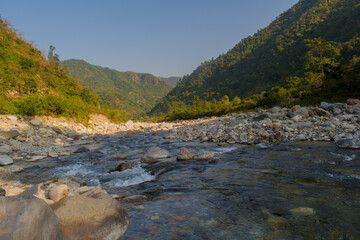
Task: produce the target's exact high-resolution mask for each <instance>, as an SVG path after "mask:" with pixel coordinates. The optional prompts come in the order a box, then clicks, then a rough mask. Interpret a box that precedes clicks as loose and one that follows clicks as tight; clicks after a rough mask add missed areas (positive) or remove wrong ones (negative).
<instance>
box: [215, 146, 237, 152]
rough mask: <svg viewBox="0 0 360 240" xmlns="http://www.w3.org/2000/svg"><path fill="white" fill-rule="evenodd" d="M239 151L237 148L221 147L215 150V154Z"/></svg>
mask: <svg viewBox="0 0 360 240" xmlns="http://www.w3.org/2000/svg"><path fill="white" fill-rule="evenodd" d="M235 149H237V147H235V146H230V147H219V148H215V149H214V152H215V153H227V152H231V151H233V150H235Z"/></svg>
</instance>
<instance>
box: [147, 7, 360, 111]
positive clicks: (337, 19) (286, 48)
mask: <svg viewBox="0 0 360 240" xmlns="http://www.w3.org/2000/svg"><path fill="white" fill-rule="evenodd" d="M359 33H360V3H359V1H358V0H300V1H299V2H298V3H297V4H295V5H294V6H293V7H292V8H291V9H289V10H287V11H286V12H284V13H283V14H281V15H280V16H279V17H277V18H276V19H275V20H274V21H273V22H271V24H270V25H269V26H268V27H266V28H264V29H262V30H259V31H258V32H257V33H255V34H254V35H253V36H249V37H247V38H245V39H243V40H241V41H240V42H239V43H238V44H237V45H236V46H235V47H233V48H232V49H231V50H229V51H228V52H227V53H226V54H223V55H220V56H219V57H218V58H216V59H215V60H211V61H206V62H204V63H202V64H201V65H200V66H199V67H198V68H197V69H195V70H194V71H193V72H192V73H191V74H190V75H186V76H184V77H183V78H182V79H181V80H180V82H179V83H178V84H177V85H176V87H175V88H174V89H172V90H171V91H170V92H169V94H167V96H166V97H165V98H164V99H163V100H162V101H161V102H160V103H159V104H157V105H156V106H155V107H154V108H153V109H152V111H150V114H158V113H166V112H168V111H170V108H171V106H174V105H182V104H191V103H192V102H193V101H194V99H195V98H199V99H200V100H212V99H216V100H219V99H221V98H222V97H223V96H225V95H227V96H228V97H230V99H231V98H234V97H235V96H238V97H241V98H244V97H248V96H250V95H252V94H255V93H260V92H261V91H263V90H268V89H270V88H271V87H274V86H277V85H283V84H284V83H285V80H286V79H287V78H289V77H290V76H301V75H302V74H304V59H305V57H306V56H305V54H306V52H307V51H308V48H307V46H306V41H305V40H306V39H315V38H319V37H321V38H323V39H324V40H326V41H335V42H337V43H339V44H340V45H341V44H344V43H348V42H351V41H352V40H354V41H355V40H356V37H358V36H359ZM359 51H360V50H359V49H356V48H354V49H352V50H351V51H348V52H347V53H344V54H342V55H341V56H342V61H343V62H348V61H350V59H351V57H352V55H355V54H357V53H359Z"/></svg>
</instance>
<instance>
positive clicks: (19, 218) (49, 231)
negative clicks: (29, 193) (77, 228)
mask: <svg viewBox="0 0 360 240" xmlns="http://www.w3.org/2000/svg"><path fill="white" fill-rule="evenodd" d="M0 239H12V240H23V239H27V240H39V239H54V240H62V239H63V235H62V230H61V227H60V224H59V220H58V218H57V217H56V215H55V214H54V212H53V211H52V210H51V208H50V207H49V206H48V205H47V204H46V203H45V202H44V201H43V200H40V199H37V198H33V197H30V198H23V197H20V196H14V197H0Z"/></svg>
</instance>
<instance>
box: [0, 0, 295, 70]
mask: <svg viewBox="0 0 360 240" xmlns="http://www.w3.org/2000/svg"><path fill="white" fill-rule="evenodd" d="M296 2H297V0H117V1H116V0H0V14H1V17H4V18H6V19H7V20H8V21H9V22H10V23H11V24H12V25H13V27H14V28H15V29H17V30H18V32H20V33H22V34H23V37H24V38H25V39H26V40H28V41H33V42H34V44H35V46H36V47H37V48H38V49H40V50H45V51H47V50H48V48H49V46H50V45H54V46H55V47H56V49H55V53H58V54H59V55H60V59H61V60H65V59H71V58H75V59H84V60H85V61H87V62H89V63H91V64H95V65H100V66H104V67H109V68H114V69H117V70H119V71H135V72H143V73H144V72H148V73H152V74H154V75H157V76H164V77H169V76H183V75H185V74H190V73H191V72H192V71H193V70H194V69H195V68H196V67H197V66H198V65H199V64H200V63H201V62H204V61H206V60H209V59H211V58H212V57H214V58H216V57H217V56H219V55H220V54H222V53H226V52H227V51H228V50H229V49H231V48H232V47H233V46H234V45H235V44H236V43H238V42H239V41H240V40H241V39H243V38H244V37H247V36H249V35H252V34H254V33H255V32H256V31H257V30H259V29H261V28H264V27H266V26H267V25H268V24H269V23H270V22H271V21H272V20H274V19H275V18H276V17H277V16H278V15H279V14H281V13H282V12H284V11H285V10H287V9H289V8H290V7H291V6H293V5H294V4H295V3H296Z"/></svg>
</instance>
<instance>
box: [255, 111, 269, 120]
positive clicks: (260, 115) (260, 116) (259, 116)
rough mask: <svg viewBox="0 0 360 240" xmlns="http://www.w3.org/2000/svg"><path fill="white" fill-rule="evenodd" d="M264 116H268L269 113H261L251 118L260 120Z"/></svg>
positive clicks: (264, 117)
mask: <svg viewBox="0 0 360 240" xmlns="http://www.w3.org/2000/svg"><path fill="white" fill-rule="evenodd" d="M266 118H270V114H269V113H261V114H259V115H258V116H256V117H254V118H253V120H254V121H261V120H264V119H266Z"/></svg>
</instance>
